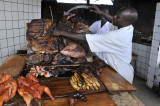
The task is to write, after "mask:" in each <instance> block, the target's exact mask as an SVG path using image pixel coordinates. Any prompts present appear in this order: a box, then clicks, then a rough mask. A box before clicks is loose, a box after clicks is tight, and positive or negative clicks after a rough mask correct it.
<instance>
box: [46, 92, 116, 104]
mask: <svg viewBox="0 0 160 106" xmlns="http://www.w3.org/2000/svg"><path fill="white" fill-rule="evenodd" d="M85 96H86V97H87V102H83V101H81V100H79V99H78V100H77V103H76V104H75V106H116V105H115V103H114V101H113V100H112V99H111V98H110V96H109V95H108V93H106V92H102V93H95V94H88V95H85ZM44 105H45V106H70V105H69V100H68V97H65V98H57V99H55V100H54V101H52V100H45V101H44Z"/></svg>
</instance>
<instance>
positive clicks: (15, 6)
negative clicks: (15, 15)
mask: <svg viewBox="0 0 160 106" xmlns="http://www.w3.org/2000/svg"><path fill="white" fill-rule="evenodd" d="M12 11H18V4H17V3H12Z"/></svg>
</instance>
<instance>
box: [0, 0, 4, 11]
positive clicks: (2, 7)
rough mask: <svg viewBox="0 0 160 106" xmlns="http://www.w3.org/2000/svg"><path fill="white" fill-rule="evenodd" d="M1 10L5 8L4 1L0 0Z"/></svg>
mask: <svg viewBox="0 0 160 106" xmlns="http://www.w3.org/2000/svg"><path fill="white" fill-rule="evenodd" d="M0 10H4V2H3V1H0Z"/></svg>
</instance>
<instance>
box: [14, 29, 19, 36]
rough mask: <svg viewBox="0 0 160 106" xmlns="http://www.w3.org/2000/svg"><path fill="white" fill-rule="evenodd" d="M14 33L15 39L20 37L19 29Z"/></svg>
mask: <svg viewBox="0 0 160 106" xmlns="http://www.w3.org/2000/svg"><path fill="white" fill-rule="evenodd" d="M13 33H14V37H17V36H19V29H14V30H13Z"/></svg>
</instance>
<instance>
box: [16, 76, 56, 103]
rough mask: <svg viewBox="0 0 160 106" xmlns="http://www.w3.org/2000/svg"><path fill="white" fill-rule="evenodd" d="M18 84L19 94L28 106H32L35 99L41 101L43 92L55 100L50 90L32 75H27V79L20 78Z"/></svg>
mask: <svg viewBox="0 0 160 106" xmlns="http://www.w3.org/2000/svg"><path fill="white" fill-rule="evenodd" d="M17 82H18V84H19V85H18V93H19V94H20V95H21V96H22V97H23V99H24V101H25V102H26V104H27V106H30V102H31V100H32V99H33V98H38V99H41V95H42V93H43V92H45V93H46V94H48V95H49V96H50V98H51V99H52V100H54V97H53V96H52V94H51V92H50V90H49V88H48V87H46V86H42V85H40V84H39V82H38V79H37V78H36V77H35V76H33V75H32V74H30V73H29V74H27V75H26V78H25V77H19V78H18V79H17Z"/></svg>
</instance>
